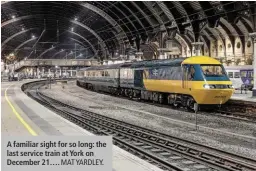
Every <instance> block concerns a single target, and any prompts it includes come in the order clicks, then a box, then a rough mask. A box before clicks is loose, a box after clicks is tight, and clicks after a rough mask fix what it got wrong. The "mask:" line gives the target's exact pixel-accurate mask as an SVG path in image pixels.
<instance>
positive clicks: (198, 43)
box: [192, 42, 204, 56]
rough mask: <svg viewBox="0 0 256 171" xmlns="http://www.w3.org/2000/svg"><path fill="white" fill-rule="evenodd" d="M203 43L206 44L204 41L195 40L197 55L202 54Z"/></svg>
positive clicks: (194, 45) (193, 44)
mask: <svg viewBox="0 0 256 171" xmlns="http://www.w3.org/2000/svg"><path fill="white" fill-rule="evenodd" d="M203 44H204V43H203V42H194V43H192V46H193V47H194V49H195V54H196V56H200V55H201V48H202V46H203Z"/></svg>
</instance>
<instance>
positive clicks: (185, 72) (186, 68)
mask: <svg viewBox="0 0 256 171" xmlns="http://www.w3.org/2000/svg"><path fill="white" fill-rule="evenodd" d="M193 69H194V66H193V65H187V64H185V65H182V88H183V89H187V90H191V81H192V80H193V73H191V71H192V70H193Z"/></svg>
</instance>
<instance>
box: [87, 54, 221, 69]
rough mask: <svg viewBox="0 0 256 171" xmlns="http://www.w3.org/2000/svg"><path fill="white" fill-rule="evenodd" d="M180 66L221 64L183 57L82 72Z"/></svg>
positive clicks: (110, 66) (107, 66)
mask: <svg viewBox="0 0 256 171" xmlns="http://www.w3.org/2000/svg"><path fill="white" fill-rule="evenodd" d="M181 64H221V63H220V62H219V61H218V60H216V59H214V58H211V57H207V56H194V57H183V58H175V59H155V60H143V61H136V62H126V63H120V64H111V65H101V66H92V67H89V68H86V69H84V70H95V69H97V70H102V69H117V68H125V67H129V68H146V67H152V66H181Z"/></svg>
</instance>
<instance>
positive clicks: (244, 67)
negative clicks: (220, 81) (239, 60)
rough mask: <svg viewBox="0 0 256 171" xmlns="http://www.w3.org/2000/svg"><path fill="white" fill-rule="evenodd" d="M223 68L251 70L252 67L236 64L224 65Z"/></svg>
mask: <svg viewBox="0 0 256 171" xmlns="http://www.w3.org/2000/svg"><path fill="white" fill-rule="evenodd" d="M224 68H225V69H228V70H248V69H249V70H251V69H253V66H252V65H238V66H225V67H224Z"/></svg>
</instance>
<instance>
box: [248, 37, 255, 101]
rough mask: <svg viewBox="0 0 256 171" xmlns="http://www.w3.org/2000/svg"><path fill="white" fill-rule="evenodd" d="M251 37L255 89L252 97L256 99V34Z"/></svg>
mask: <svg viewBox="0 0 256 171" xmlns="http://www.w3.org/2000/svg"><path fill="white" fill-rule="evenodd" d="M249 36H251V38H252V40H253V73H254V74H253V77H254V78H253V89H252V96H253V97H256V74H255V73H256V32H254V33H250V34H249Z"/></svg>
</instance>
